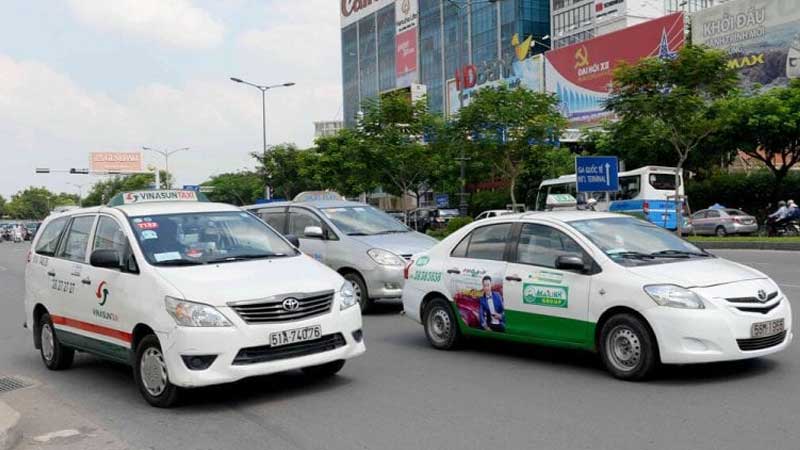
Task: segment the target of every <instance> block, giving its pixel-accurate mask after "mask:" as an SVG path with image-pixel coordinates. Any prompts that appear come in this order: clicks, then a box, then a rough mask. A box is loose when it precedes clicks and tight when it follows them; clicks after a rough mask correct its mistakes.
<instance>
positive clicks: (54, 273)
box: [47, 270, 56, 277]
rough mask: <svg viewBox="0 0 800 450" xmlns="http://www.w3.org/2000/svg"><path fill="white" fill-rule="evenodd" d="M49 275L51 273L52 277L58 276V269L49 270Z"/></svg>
mask: <svg viewBox="0 0 800 450" xmlns="http://www.w3.org/2000/svg"><path fill="white" fill-rule="evenodd" d="M47 275H49V276H51V277H54V276H56V271H55V270H51V271H49V272H47Z"/></svg>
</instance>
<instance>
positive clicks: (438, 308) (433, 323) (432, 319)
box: [422, 298, 463, 350]
mask: <svg viewBox="0 0 800 450" xmlns="http://www.w3.org/2000/svg"><path fill="white" fill-rule="evenodd" d="M422 318H423V319H422V324H423V327H425V336H426V337H427V338H428V342H430V344H431V346H432V347H433V348H435V349H438V350H453V349H456V348H458V346H459V345H460V344H461V341H462V339H463V337H462V336H461V330H460V329H459V328H458V319H456V315H455V313H453V308H452V307H451V306H450V302H448V301H447V300H445V299H443V298H436V299H433V300H431V301H430V302H429V303H428V304H427V305H425V310H424V311H423V313H422Z"/></svg>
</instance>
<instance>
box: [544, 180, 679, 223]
mask: <svg viewBox="0 0 800 450" xmlns="http://www.w3.org/2000/svg"><path fill="white" fill-rule="evenodd" d="M676 172H677V169H676V168H675V167H661V166H645V167H640V168H638V169H635V170H629V171H627V172H620V174H619V191H617V192H591V193H582V194H578V192H577V188H576V184H575V174H572V175H562V176H560V177H558V178H553V179H550V180H544V181H542V183H541V184H540V185H539V192H538V194H537V196H536V210H537V211H544V210H545V209H546V208H547V205H546V202H547V196H548V195H553V194H570V195H572V196H574V197H575V198H577V199H578V204H579V205H580V204H584V203H585V202H586V200H588V199H589V198H594V199H595V200H597V205H596V207H595V209H597V210H598V211H611V212H620V213H627V214H633V215H636V216H639V217H642V218H645V219H647V220H648V221H650V222H652V223H654V224H656V225H659V226H661V227H664V228H667V229H670V230H674V229H675V225H676V222H675V173H676ZM679 180H680V181H679V186H678V190H677V191H678V195H680V196H683V195H684V190H683V175H681V177H680V179H679Z"/></svg>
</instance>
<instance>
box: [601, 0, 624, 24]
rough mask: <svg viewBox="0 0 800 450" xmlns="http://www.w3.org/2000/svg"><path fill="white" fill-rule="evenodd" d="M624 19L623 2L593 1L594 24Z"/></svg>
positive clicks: (614, 0)
mask: <svg viewBox="0 0 800 450" xmlns="http://www.w3.org/2000/svg"><path fill="white" fill-rule="evenodd" d="M622 17H625V0H594V23H595V24H598V23H602V22H606V21H609V20H613V19H619V18H622Z"/></svg>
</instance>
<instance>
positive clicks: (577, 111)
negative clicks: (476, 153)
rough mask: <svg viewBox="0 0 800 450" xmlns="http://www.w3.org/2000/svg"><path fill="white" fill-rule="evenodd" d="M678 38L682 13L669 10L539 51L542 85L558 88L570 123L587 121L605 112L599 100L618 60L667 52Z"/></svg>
mask: <svg viewBox="0 0 800 450" xmlns="http://www.w3.org/2000/svg"><path fill="white" fill-rule="evenodd" d="M683 44H684V28H683V13H675V14H670V15H668V16H664V17H661V18H658V19H654V20H651V21H648V22H644V23H641V24H639V25H634V26H632V27H628V28H625V29H622V30H619V31H615V32H613V33H609V34H605V35H602V36H599V37H596V38H594V39H590V40H587V41H583V42H579V43H577V44H572V45H569V46H567V47H562V48H559V49H557V50H552V51H549V52H547V53H545V79H546V89H547V91H549V92H554V93H556V94H558V97H559V100H560V104H559V108H560V110H561V112H562V113H563V114H564V115H565V116H566V117H567V118H568V119H569V120H570V123H571V124H572V126H587V125H593V124H596V123H599V122H600V121H601V120H603V119H606V118H609V117H610V116H611V113H609V112H608V111H606V110H605V101H606V99H608V96H609V91H610V85H611V79H612V74H613V71H614V69H615V68H616V67H617V66H618V65H620V63H622V62H627V63H631V64H634V63H636V62H638V61H639V60H640V59H642V58H646V57H649V56H658V57H662V58H671V57H674V55H675V52H676V51H677V50H678V49H679V48H681V47H682V46H683Z"/></svg>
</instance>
